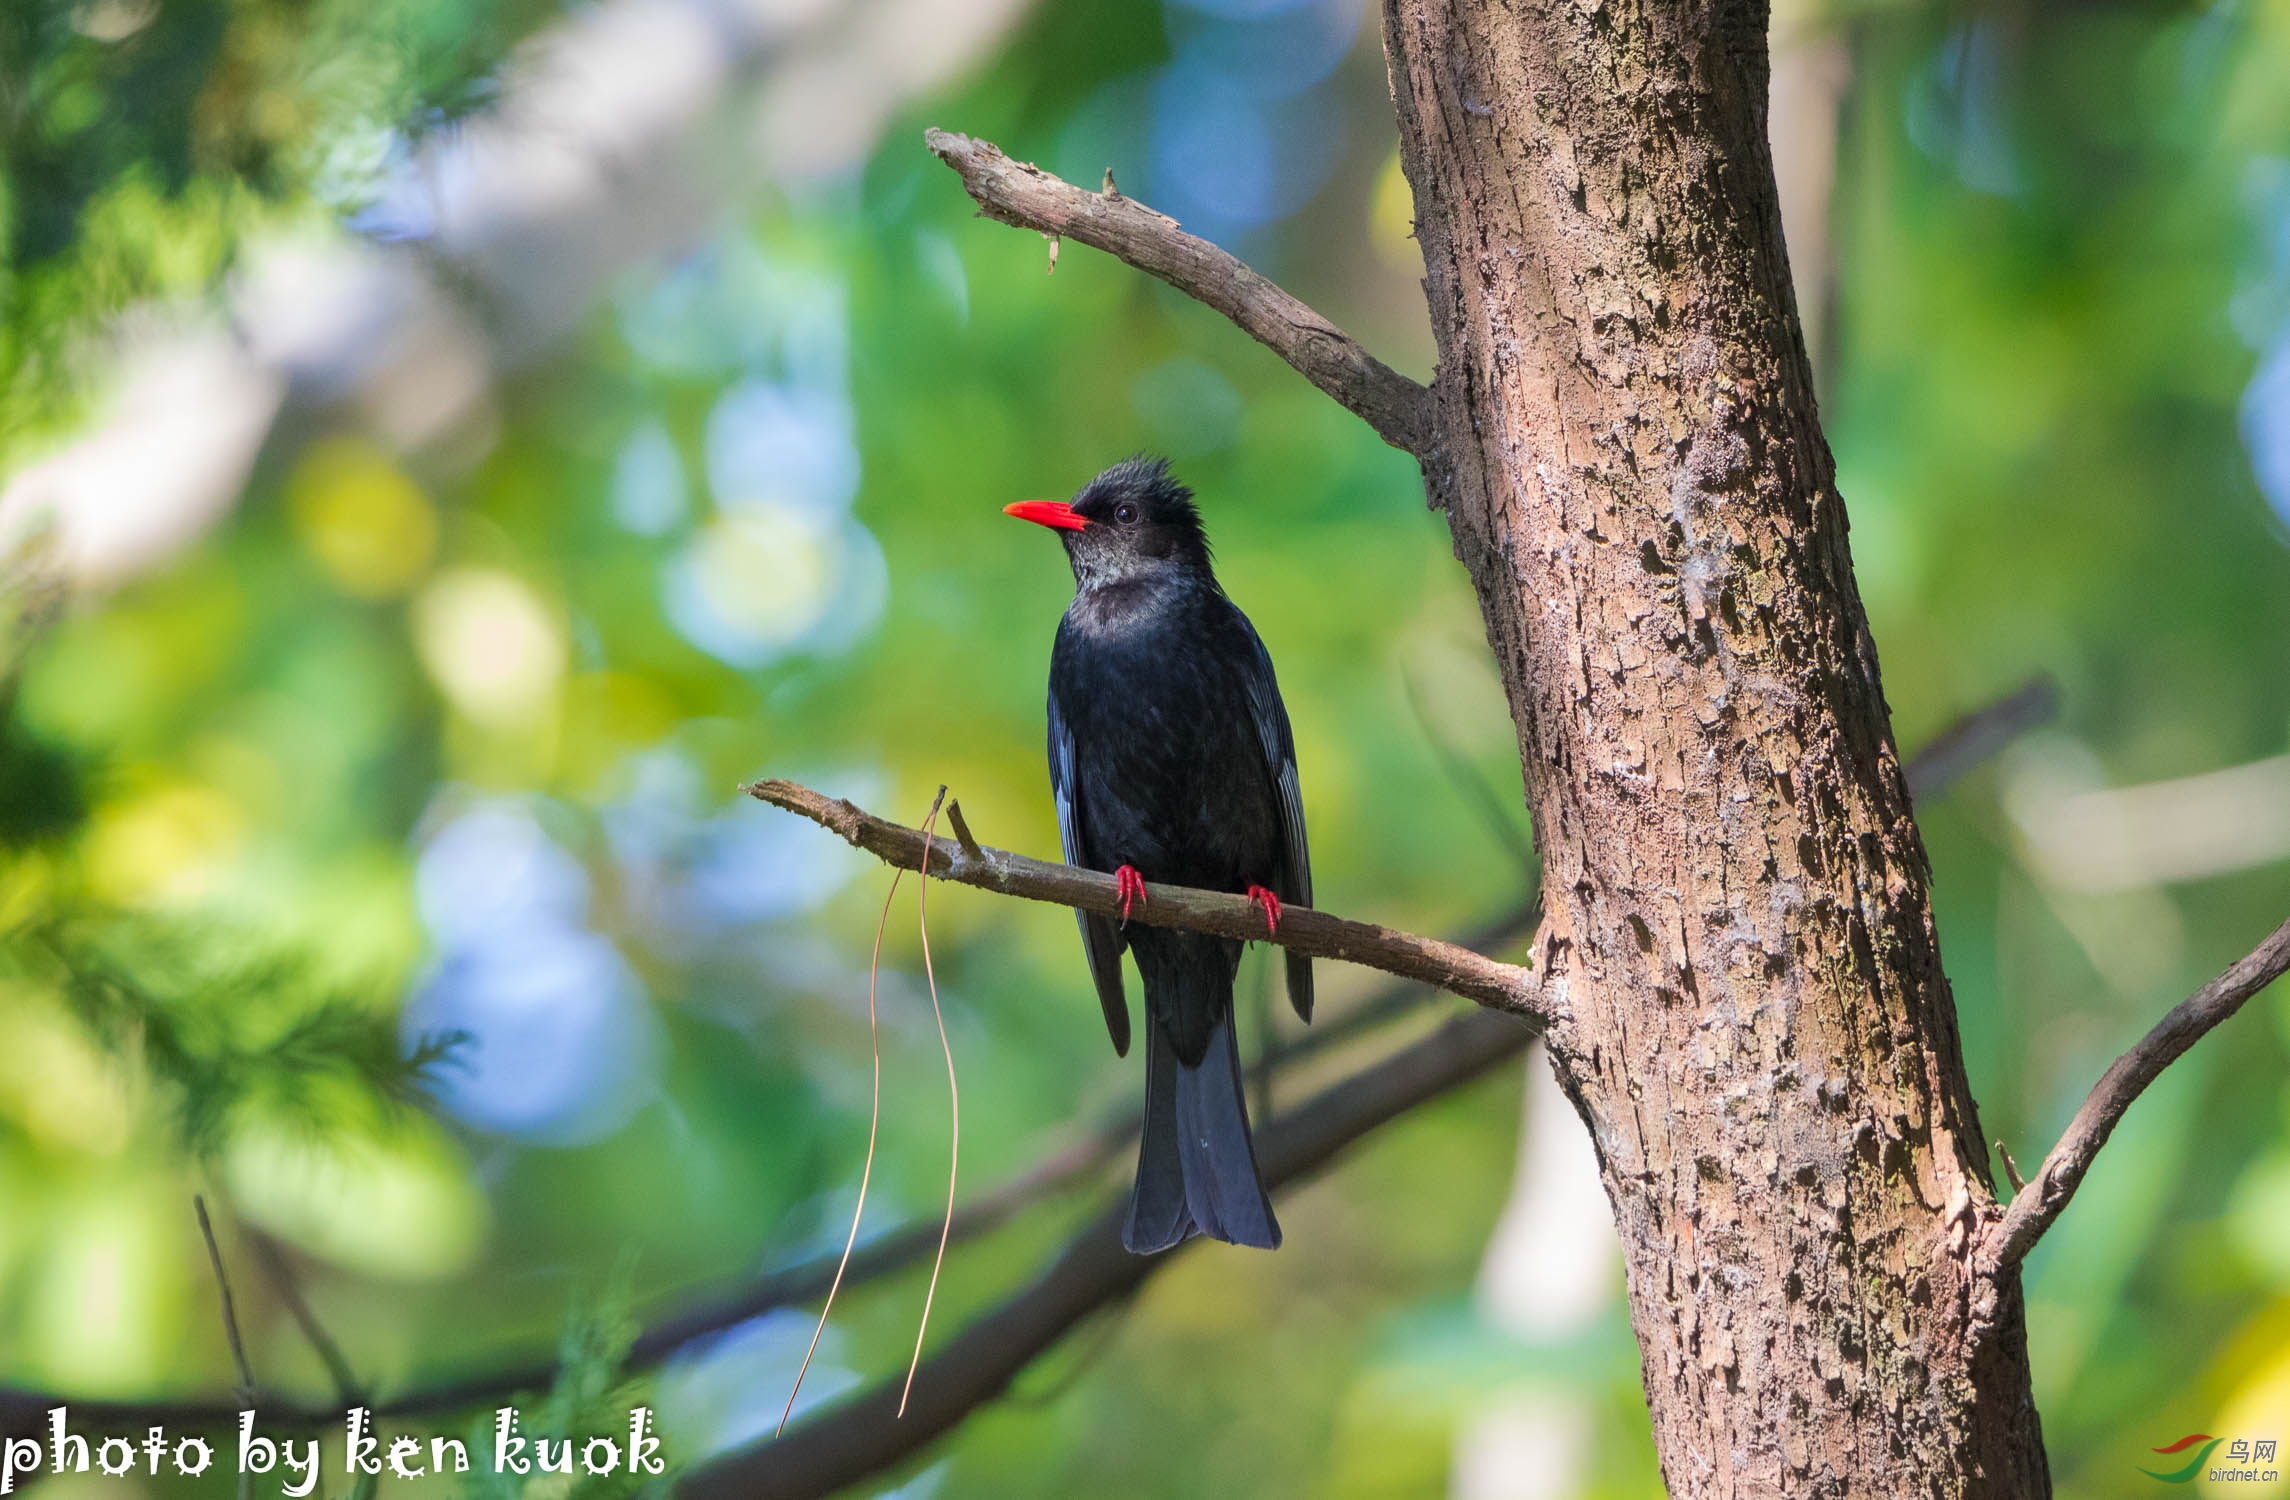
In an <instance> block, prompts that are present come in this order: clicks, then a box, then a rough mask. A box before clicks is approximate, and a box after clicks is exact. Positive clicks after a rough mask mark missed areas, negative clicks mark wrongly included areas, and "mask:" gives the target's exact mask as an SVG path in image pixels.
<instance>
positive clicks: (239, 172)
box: [0, 0, 558, 456]
mask: <svg viewBox="0 0 2290 1500" xmlns="http://www.w3.org/2000/svg"><path fill="white" fill-rule="evenodd" d="M557 8H558V6H557V3H556V0H12V3H11V4H9V5H8V6H7V7H5V9H4V10H0V410H4V411H5V412H6V413H7V415H6V417H5V418H0V453H7V454H10V455H11V456H12V455H14V454H15V453H16V452H17V451H18V439H20V438H21V437H22V436H24V435H25V434H26V433H27V432H36V431H40V430H44V429H47V428H50V427H52V426H53V425H54V424H55V423H56V422H57V421H58V420H59V419H60V418H62V417H63V416H65V415H67V414H68V413H69V412H70V411H71V410H72V409H73V403H74V401H75V400H76V398H77V397H78V395H79V394H80V391H79V384H80V381H81V378H82V377H83V376H84V375H85V374H86V373H87V372H86V371H85V370H83V369H82V368H81V367H80V366H81V364H82V362H83V360H82V356H83V353H84V351H83V345H85V344H86V343H87V341H88V340H89V339H90V338H91V337H92V336H94V335H96V334H98V333H99V332H100V331H101V330H102V328H103V326H104V324H105V323H106V322H107V321H108V320H109V319H111V318H113V317H115V316H116V315H118V314H119V313H121V312H122V311H124V310H125V309H127V308H128V307H130V306H131V305H133V304H135V303H137V302H141V301H146V300H151V299H157V300H160V301H163V302H184V301H191V302H195V301H197V300H198V299H200V298H202V297H203V296H204V295H205V294H206V293H207V292H208V291H209V290H211V289H212V288H213V287H214V285H215V284H216V282H217V279H218V278H219V277H220V276H221V275H222V274H223V273H224V272H225V271H226V270H228V268H229V267H230V265H231V263H232V260H233V257H234V256H235V254H236V253H237V250H238V248H239V246H240V245H241V244H242V243H243V242H244V240H245V239H246V238H247V236H248V235H249V233H250V232H252V231H254V230H255V229H257V228H258V227H260V226H262V225H264V224H270V223H277V222H281V221H285V220H291V219H293V218H294V217H296V216H298V215H304V216H307V215H310V214H312V213H313V212H316V213H319V214H323V213H326V212H329V211H343V210H349V209H355V208H356V207H358V206H359V204H360V203H361V201H362V200H363V199H364V197H365V196H366V195H367V194H368V193H369V192H371V190H372V188H373V186H374V183H375V181H376V177H377V174H378V173H379V172H380V170H381V169H382V167H383V166H384V164H385V162H386V161H387V160H389V158H390V157H391V155H392V153H393V152H403V151H405V150H408V149H410V148H411V147H413V146H415V145H418V144H419V142H420V140H421V139H422V138H423V137H424V136H426V135H428V134H432V133H435V132H437V131H441V130H449V129H451V128H452V126H453V125H454V123H455V122H456V121H458V120H460V119H462V118H463V117H465V116H466V115H467V114H468V113H469V112H470V111H471V110H473V109H476V108H478V107H480V106H482V105H483V104H484V103H485V102H486V101H487V100H488V99H489V98H491V97H492V94H493V79H494V78H495V76H496V74H497V71H498V69H499V68H500V66H501V64H502V62H503V61H504V59H505V58H506V57H507V56H508V53H509V50H510V48H511V47H512V46H513V45H514V44H515V43H516V41H517V40H518V39H519V38H521V37H522V36H524V35H525V34H527V33H528V32H529V31H531V30H532V28H533V27H534V26H536V25H537V24H539V23H540V22H541V21H542V20H544V19H546V18H547V17H548V16H550V15H552V14H554V13H555V11H556V10H557Z"/></svg>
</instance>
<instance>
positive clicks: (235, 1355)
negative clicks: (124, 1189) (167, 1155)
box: [191, 1193, 254, 1406]
mask: <svg viewBox="0 0 2290 1500" xmlns="http://www.w3.org/2000/svg"><path fill="white" fill-rule="evenodd" d="M191 1207H192V1208H194V1209H196V1210H197V1211H198V1214H199V1234H200V1235H201V1237H203V1238H204V1239H205V1240H206V1242H207V1264H208V1265H210V1266H212V1267H213V1268H214V1272H215V1290H216V1291H217V1292H220V1293H221V1294H222V1299H223V1332H224V1333H225V1334H226V1335H228V1336H229V1338H230V1341H231V1363H232V1364H234V1365H236V1366H237V1367H238V1372H239V1383H238V1384H237V1385H236V1386H234V1387H232V1388H231V1394H232V1395H234V1396H236V1397H238V1400H239V1405H241V1406H252V1405H254V1371H253V1370H252V1369H251V1368H249V1367H248V1365H247V1362H246V1344H245V1343H244V1342H242V1341H241V1340H240V1338H239V1309H238V1303H237V1302H236V1301H235V1300H234V1299H233V1298H232V1296H231V1278H230V1277H229V1276H228V1275H226V1274H225V1273H224V1271H223V1252H222V1249H221V1247H220V1246H218V1245H216V1243H215V1226H214V1224H213V1223H212V1222H210V1221H209V1220H208V1218H207V1199H206V1195H205V1194H203V1193H193V1194H192V1195H191Z"/></svg>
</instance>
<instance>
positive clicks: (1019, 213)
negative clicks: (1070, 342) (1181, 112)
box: [922, 130, 1431, 457]
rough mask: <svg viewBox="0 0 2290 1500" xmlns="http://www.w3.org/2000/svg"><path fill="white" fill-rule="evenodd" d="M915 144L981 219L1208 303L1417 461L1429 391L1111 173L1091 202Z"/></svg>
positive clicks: (992, 153) (949, 139) (949, 135)
mask: <svg viewBox="0 0 2290 1500" xmlns="http://www.w3.org/2000/svg"><path fill="white" fill-rule="evenodd" d="M922 138H923V140H924V142H925V143H926V144H928V145H929V147H930V149H931V151H932V152H933V153H934V154H936V156H937V157H938V159H939V160H940V161H943V162H945V163H946V164H947V165H948V166H950V167H952V168H953V169H954V170H955V171H957V172H959V173H961V174H962V186H963V188H964V189H965V190H966V191H967V192H968V193H969V194H970V196H971V197H972V198H974V199H976V200H977V202H978V210H979V212H980V213H982V214H984V215H985V216H986V217H987V218H990V219H999V220H1001V221H1002V222H1003V223H1005V224H1014V225H1016V226H1017V227H1018V228H1020V229H1032V230H1038V231H1039V232H1041V233H1043V234H1046V235H1050V236H1052V237H1053V238H1058V237H1062V238H1066V239H1076V240H1079V241H1081V242H1082V243H1083V244H1085V245H1093V246H1095V247H1096V248H1098V249H1100V250H1103V251H1104V252H1105V253H1106V254H1108V255H1111V256H1114V257H1116V258H1118V259H1120V260H1123V261H1126V262H1128V263H1129V264H1130V265H1132V266H1135V267H1136V268H1137V269H1138V270H1140V271H1143V272H1144V273H1145V274H1146V275H1148V276H1155V277H1158V278H1160V279H1161V280H1163V281H1165V282H1167V283H1168V284H1169V285H1171V286H1173V287H1175V288H1176V289H1177V290H1178V291H1180V292H1183V293H1184V294H1185V295H1186V296H1188V297H1191V298H1192V299H1193V300H1194V301H1196V302H1203V303H1206V304H1207V305H1209V306H1210V307H1213V308H1215V309H1216V310H1217V311H1218V312H1221V313H1223V314H1224V315H1225V316H1226V317H1228V318H1230V319H1232V320H1233V322H1235V323H1237V324H1239V325H1240V329H1241V331H1242V332H1243V333H1245V334H1247V335H1248V336H1249V337H1250V338H1252V339H1255V340H1256V341H1257V342H1258V343H1260V344H1262V345H1264V347H1265V348H1267V349H1270V350H1271V351H1272V352H1273V353H1275V354H1277V355H1279V356H1280V357H1281V358H1282V359H1284V360H1286V361H1288V363H1289V364H1290V365H1291V366H1293V367H1294V368H1295V370H1296V372H1297V373H1298V374H1300V375H1302V376H1303V377H1304V378H1305V379H1306V380H1309V381H1311V382H1312V383H1313V384H1314V385H1316V386H1318V387H1319V388H1320V389H1321V390H1323V391H1325V392H1327V393H1328V394H1329V395H1330V396H1332V397H1334V398H1335V399H1336V401H1337V403H1338V404H1340V405H1341V406H1343V407H1344V408H1345V409H1346V410H1348V411H1350V412H1352V413H1353V414H1354V415H1356V416H1358V417H1359V418H1360V419H1361V420H1362V421H1364V422H1366V423H1367V424H1368V425H1369V426H1370V427H1373V428H1374V429H1375V430H1376V433H1377V435H1378V436H1380V437H1381V438H1382V439H1383V440H1384V441H1385V442H1387V443H1389V444H1391V445H1392V446H1393V447H1394V448H1398V449H1400V450H1401V451H1403V452H1407V453H1412V454H1415V455H1417V456H1418V457H1421V456H1422V455H1423V452H1424V448H1425V446H1426V443H1427V440H1428V434H1429V432H1430V429H1431V423H1430V420H1429V416H1430V412H1429V408H1430V405H1431V393H1430V392H1429V391H1427V390H1425V389H1424V388H1423V387H1422V386H1420V385H1417V384H1416V383H1415V382H1414V381H1412V380H1410V379H1408V378H1407V377H1406V376H1405V375H1402V374H1400V373H1399V371H1397V370H1395V369H1393V368H1392V367H1391V366H1389V365H1387V364H1385V363H1384V362H1383V361H1382V360H1380V359H1377V358H1376V357H1375V356H1374V355H1372V354H1370V353H1368V351H1367V350H1365V349H1363V348H1361V347H1360V345H1359V343H1358V342H1357V341H1356V340H1354V339H1353V338H1352V337H1351V336H1350V335H1348V334H1346V333H1345V332H1344V331H1343V330H1342V329H1340V328H1338V327H1337V326H1336V325H1335V324H1333V323H1331V322H1329V321H1328V320H1327V319H1326V318H1323V317H1321V316H1320V315H1319V314H1318V313H1316V312H1314V311H1313V310H1312V309H1311V308H1309V307H1306V306H1305V305H1304V304H1303V303H1301V302H1299V301H1297V300H1296V299H1295V298H1294V297H1292V296H1290V295H1289V294H1288V293H1286V292H1284V291H1282V290H1281V289H1280V288H1279V287H1277V286H1274V285H1273V284H1272V283H1271V282H1269V281H1267V280H1265V279H1264V278H1263V277H1262V276H1259V275H1258V274H1257V273H1256V272H1254V271H1252V270H1250V269H1249V268H1248V267H1247V266H1245V265H1243V264H1242V263H1241V262H1240V261H1239V260H1237V259H1235V258H1234V257H1233V256H1232V255H1230V254H1228V253H1226V252H1225V251H1223V250H1221V249H1219V248H1217V247H1216V246H1215V245H1212V244H1210V243H1209V242H1208V241H1207V240H1204V239H1202V238H1201V237H1200V236H1199V235H1194V234H1187V233H1185V231H1184V230H1182V229H1180V228H1178V227H1177V221H1176V220H1175V219H1172V218H1170V217H1169V216H1168V215H1167V214H1163V213H1156V212H1154V211H1153V210H1152V209H1150V208H1147V207H1146V206H1145V205H1144V204H1142V203H1139V202H1138V201H1137V200H1136V199H1134V198H1127V197H1124V196H1122V193H1121V190H1120V189H1119V188H1117V187H1115V186H1114V185H1113V175H1112V173H1110V172H1108V173H1107V174H1106V179H1105V184H1106V190H1105V191H1104V192H1102V193H1093V192H1091V191H1090V190H1089V189H1087V188H1080V187H1075V186H1074V185H1073V184H1072V183H1070V182H1067V181H1065V180H1064V179H1063V178H1059V177H1053V176H1052V175H1050V174H1049V173H1047V172H1045V171H1043V170H1042V169H1041V168H1040V167H1037V166H1035V165H1034V164H1033V163H1031V162H1022V161H1012V160H1010V158H1009V157H1007V156H1005V155H1004V154H1003V153H1002V148H1001V147H999V146H997V145H995V144H993V143H992V142H991V141H980V140H973V139H971V138H970V137H969V136H966V135H956V134H955V133H953V132H952V131H948V130H926V131H924V132H923V133H922ZM1052 263H1053V264H1054V263H1055V261H1054V258H1053V262H1052Z"/></svg>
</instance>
